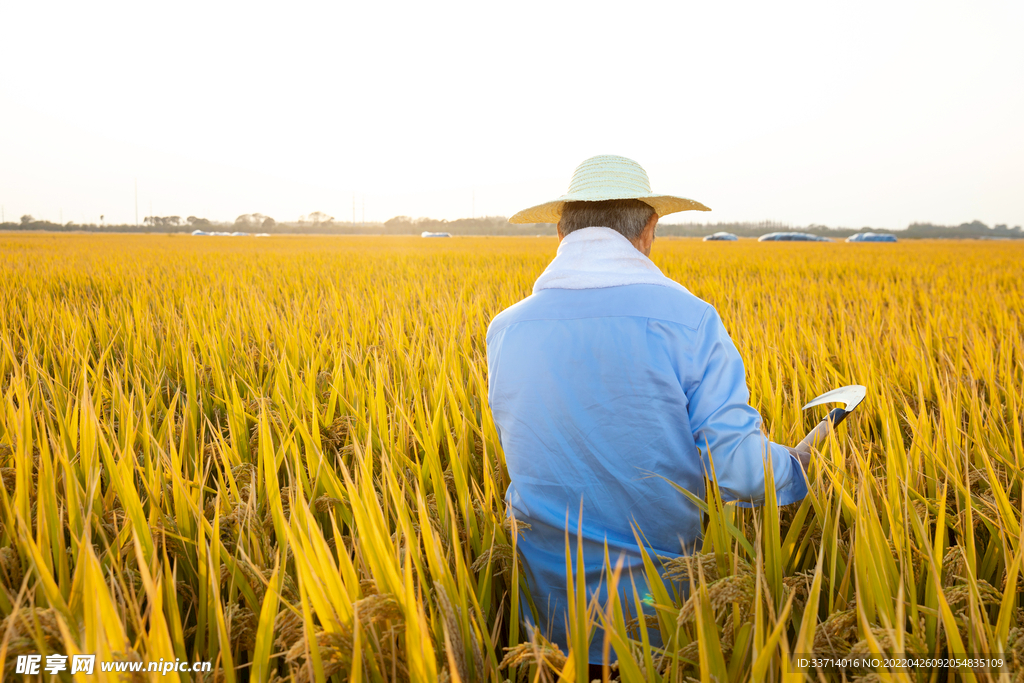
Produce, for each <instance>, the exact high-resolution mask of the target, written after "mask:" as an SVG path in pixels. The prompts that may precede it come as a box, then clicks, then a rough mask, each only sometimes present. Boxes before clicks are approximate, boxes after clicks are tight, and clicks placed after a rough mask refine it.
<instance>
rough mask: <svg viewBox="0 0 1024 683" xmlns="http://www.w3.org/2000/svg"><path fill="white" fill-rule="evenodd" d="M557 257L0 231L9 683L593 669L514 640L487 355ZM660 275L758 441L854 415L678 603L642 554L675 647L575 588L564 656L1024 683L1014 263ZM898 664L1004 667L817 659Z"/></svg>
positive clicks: (759, 672)
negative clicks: (818, 661) (741, 397)
mask: <svg viewBox="0 0 1024 683" xmlns="http://www.w3.org/2000/svg"><path fill="white" fill-rule="evenodd" d="M555 244H556V242H555V240H554V239H553V238H539V239H538V238H454V239H451V240H420V239H419V238H399V237H387V238H372V237H366V238H361V237H349V238H333V237H328V238H313V237H282V238H269V239H264V240H253V239H228V238H205V239H198V238H189V237H186V236H178V237H168V236H163V235H160V236H156V235H137V236H117V235H99V236H95V235H94V236H87V235H60V236H56V235H2V236H0V468H2V469H0V472H2V478H3V487H2V491H0V617H2V622H0V673H2V677H3V679H4V680H10V679H14V678H16V677H17V674H16V673H15V669H14V667H15V664H14V663H15V660H16V657H17V656H18V655H22V654H42V655H44V656H45V655H47V654H50V653H60V654H66V655H71V654H75V653H95V654H96V655H97V657H98V659H121V660H138V661H147V662H148V661H155V660H158V659H163V660H169V661H176V660H179V659H180V660H183V661H185V660H187V661H190V662H191V661H195V660H199V661H210V662H212V663H213V666H212V668H213V671H212V672H211V673H210V674H205V675H198V674H197V675H192V674H184V673H182V674H177V675H178V676H179V678H180V679H181V680H183V681H189V680H216V681H229V682H233V681H247V680H248V681H280V680H290V681H297V682H302V683H306V682H315V683H324V682H325V681H347V680H352V681H504V680H506V679H507V680H511V681H555V680H564V681H579V682H583V681H586V680H587V666H586V648H585V647H584V648H582V649H580V648H575V649H573V650H570V651H569V652H567V653H565V652H561V651H559V650H557V648H554V647H552V646H551V645H550V644H549V643H547V642H546V641H545V639H544V638H543V635H542V634H537V633H529V632H527V630H526V629H525V628H524V627H523V626H522V625H521V624H520V621H519V619H518V618H517V616H516V615H518V614H519V613H520V611H521V610H530V609H532V598H531V596H529V594H528V591H526V590H525V582H524V580H523V578H522V576H520V573H519V566H518V564H517V562H516V561H515V557H516V552H515V546H516V542H517V538H518V537H519V535H520V534H528V533H530V531H529V529H527V528H525V527H522V526H519V525H515V524H513V523H510V522H509V521H508V520H506V517H505V510H504V505H503V495H504V492H505V489H506V487H507V486H508V483H509V481H508V475H507V472H506V470H505V468H504V464H503V458H502V452H501V447H500V444H499V442H498V438H497V435H496V433H495V429H494V426H493V423H492V421H491V417H490V414H489V411H488V406H487V398H486V397H487V376H486V368H487V366H486V348H485V344H484V334H485V331H486V329H487V325H488V323H489V321H490V319H491V318H492V317H493V316H494V315H495V314H496V313H497V312H498V311H500V310H502V309H503V308H505V307H507V306H509V305H511V304H513V303H514V302H516V301H518V300H520V299H521V298H523V297H524V296H526V295H527V294H529V292H530V290H531V287H532V283H533V281H534V279H535V278H536V277H537V275H539V274H540V272H541V271H542V270H543V268H544V267H545V265H546V264H547V262H548V261H549V260H550V259H551V258H552V256H553V255H554V249H555ZM652 258H653V259H654V261H655V262H656V263H657V264H658V265H659V266H660V267H661V268H662V270H663V271H664V272H665V273H666V274H667V275H669V276H670V277H672V278H674V279H676V280H677V281H679V282H680V283H682V284H683V285H684V286H686V287H687V288H688V289H690V291H692V292H693V293H694V294H696V295H697V296H699V297H701V298H703V299H705V300H706V301H708V302H710V303H712V304H713V305H715V306H716V307H717V309H718V311H719V312H720V313H721V315H722V318H723V320H724V322H725V325H726V327H727V329H728V330H729V331H730V333H731V334H732V336H733V338H734V340H735V342H736V344H737V346H738V348H739V350H740V353H741V354H742V356H743V358H744V361H745V363H746V369H747V381H748V385H749V387H750V390H751V396H752V403H753V405H754V406H755V407H756V408H757V409H758V410H759V411H760V412H761V414H762V415H763V417H764V420H765V428H766V429H767V430H768V431H769V433H770V434H771V437H772V438H773V439H774V440H775V441H779V442H783V443H790V444H793V443H796V442H797V441H798V440H799V439H800V437H802V436H803V434H804V433H806V431H807V430H808V429H810V427H812V426H813V424H814V423H815V422H816V421H817V420H819V419H821V417H822V416H823V414H824V411H822V412H815V411H814V410H811V411H808V414H804V413H802V412H801V410H800V406H802V405H803V404H804V403H805V402H806V401H807V400H809V399H810V398H812V397H814V396H816V395H818V394H819V393H822V392H823V391H825V390H827V389H831V388H834V387H837V386H841V385H844V384H852V383H859V384H864V385H866V386H867V387H868V397H867V399H866V400H865V402H864V403H863V404H862V405H861V407H860V408H859V409H858V411H857V412H856V413H855V414H854V415H853V416H851V417H850V419H848V420H847V421H846V423H844V425H843V426H842V427H841V428H840V430H839V433H838V435H837V437H836V438H834V439H832V440H830V442H829V443H828V444H827V445H826V446H824V448H823V451H822V453H821V454H820V456H818V457H816V458H815V462H814V463H813V464H812V466H811V470H810V479H811V480H812V486H811V495H809V496H808V497H807V498H806V499H805V500H804V501H803V502H802V503H799V504H795V505H792V506H787V507H785V508H782V509H779V508H778V507H776V506H775V505H774V503H773V499H772V498H771V497H769V501H768V504H767V505H766V506H765V507H764V508H762V509H756V510H744V509H740V508H737V507H735V506H733V505H728V504H726V505H723V504H722V502H721V500H720V497H719V496H718V495H717V493H716V491H715V489H714V487H710V488H709V493H708V496H707V499H706V500H705V501H704V503H703V504H704V506H705V509H706V512H707V515H706V518H705V523H706V528H705V534H704V541H703V542H704V547H703V552H702V553H701V554H699V555H695V556H693V557H692V558H691V559H689V560H685V561H677V562H675V563H672V564H670V565H669V566H668V567H667V569H662V570H660V571H662V572H665V573H666V574H665V578H666V579H667V580H666V581H665V582H664V583H662V581H661V579H660V578H658V576H659V569H657V568H656V566H657V558H654V557H652V558H651V563H650V564H649V567H648V574H649V579H648V580H649V581H651V583H652V586H653V589H652V591H651V595H650V597H649V598H647V599H648V601H650V602H651V603H652V604H653V605H654V607H655V610H656V614H657V616H656V617H652V618H648V619H641V620H637V619H635V618H633V614H631V612H630V605H629V603H628V602H627V603H622V602H619V601H618V600H615V599H613V600H612V601H611V602H610V603H609V604H596V603H593V602H590V601H588V599H587V596H586V595H585V594H583V593H582V592H580V590H579V587H578V586H577V584H576V583H575V581H574V577H573V576H572V575H571V572H570V575H568V576H567V588H566V590H567V591H570V592H572V593H573V595H574V600H573V604H574V605H575V606H576V609H575V610H574V612H573V614H572V615H571V623H570V628H571V630H572V633H573V638H574V642H583V643H586V642H587V641H588V640H589V639H590V638H597V639H600V640H601V642H603V643H604V651H605V652H608V653H612V652H614V653H615V654H616V655H617V658H618V664H617V665H616V666H614V667H613V666H606V667H605V672H604V675H605V677H616V676H618V677H620V678H621V680H623V681H688V680H699V681H718V682H720V683H722V682H724V681H747V680H768V681H782V680H804V679H807V680H816V681H820V680H829V681H831V680H835V681H838V680H852V679H856V678H858V677H863V679H864V680H899V681H904V680H913V681H935V680H957V681H960V680H963V681H973V680H978V681H984V680H1002V681H1011V680H1013V681H1021V680H1024V599H1022V595H1021V594H1022V592H1024V577H1022V576H1021V572H1022V562H1024V531H1022V526H1021V520H1022V515H1024V504H1022V491H1021V489H1022V482H1024V436H1022V432H1024V425H1022V414H1024V275H1022V269H1021V267H1020V264H1021V263H1024V244H1021V243H1015V242H1006V243H992V242H903V243H900V244H896V245H888V244H879V245H875V244H824V245H822V244H797V243H794V244H786V243H780V244H757V243H754V242H751V241H741V242H739V243H702V242H699V241H695V240H667V239H665V240H658V241H656V242H655V245H654V249H653V251H652ZM567 557H568V554H567ZM612 565H613V566H611V567H610V568H609V574H608V581H609V582H610V583H614V584H616V585H626V583H628V581H629V579H628V577H625V576H622V575H621V574H620V573H618V572H616V571H615V567H614V562H612ZM675 582H683V583H688V585H690V586H691V588H690V590H689V591H688V592H684V593H683V594H679V593H678V592H676V591H674V590H673V588H672V585H673V583H675ZM614 593H615V591H609V594H614ZM638 597H639V596H638ZM633 611H634V612H635V610H633ZM654 631H660V634H661V639H662V641H663V642H664V644H665V645H664V647H661V648H656V647H652V646H651V644H650V642H651V641H650V636H651V634H652V633H653V632H654ZM909 652H912V653H915V654H918V655H925V656H945V655H951V654H960V655H963V654H973V655H975V656H988V655H993V656H1000V657H1002V658H1003V659H1004V660H1005V661H1006V665H1005V666H1004V667H1003V668H1002V669H993V670H991V671H987V672H986V671H982V670H972V669H970V668H962V669H959V670H957V669H953V670H950V671H948V672H946V671H939V670H937V669H930V668H909V669H906V668H904V669H899V668H896V669H892V670H891V671H890V670H889V669H888V668H886V667H885V666H882V667H878V668H868V669H860V670H856V671H847V672H845V673H839V672H837V671H835V670H828V669H825V670H820V671H816V670H814V669H813V668H811V667H808V666H806V665H805V664H802V662H801V659H805V658H806V657H807V655H808V654H810V653H813V654H814V655H815V656H817V657H840V656H851V657H856V656H871V655H876V656H880V657H884V656H885V655H887V654H902V653H909ZM114 675H115V674H104V673H100V672H98V673H97V674H96V676H95V677H96V679H98V680H103V678H104V677H105V676H114ZM148 675H149V676H153V680H164V677H161V676H157V675H156V674H148ZM62 676H63V678H62V680H70V676H68V674H67V673H66V672H65V673H64V674H62ZM79 676H80V675H79ZM947 676H948V679H947V678H946V677H947ZM92 679H93V677H85V678H80V680H92ZM112 680H113V679H112Z"/></svg>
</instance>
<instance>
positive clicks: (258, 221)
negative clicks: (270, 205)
mask: <svg viewBox="0 0 1024 683" xmlns="http://www.w3.org/2000/svg"><path fill="white" fill-rule="evenodd" d="M267 220H270V222H271V225H274V223H275V221H274V219H273V218H270V217H269V216H264V215H263V214H262V213H243V214H242V215H241V216H239V217H238V218H236V219H235V227H239V228H258V227H260V226H262V225H263V224H264V223H266V222H267Z"/></svg>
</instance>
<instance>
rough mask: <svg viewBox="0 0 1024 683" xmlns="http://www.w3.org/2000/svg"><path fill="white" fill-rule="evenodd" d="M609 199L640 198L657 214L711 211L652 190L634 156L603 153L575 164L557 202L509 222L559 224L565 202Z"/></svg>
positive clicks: (531, 209)
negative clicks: (566, 190) (573, 171)
mask: <svg viewBox="0 0 1024 683" xmlns="http://www.w3.org/2000/svg"><path fill="white" fill-rule="evenodd" d="M609 199H639V200H640V201H642V202H643V203H644V204H647V205H649V206H650V207H651V208H652V209H654V210H655V211H656V212H657V213H658V216H659V217H661V216H667V215H668V214H670V213H676V212H677V211H710V210H711V209H709V208H708V207H706V206H704V205H703V204H701V203H700V202H697V201H694V200H692V199H686V198H684V197H676V196H675V195H670V194H656V193H654V192H651V181H650V180H649V179H648V178H647V171H645V170H644V168H643V166H641V165H640V164H638V163H636V162H635V161H633V160H632V159H627V158H626V157H620V156H616V155H614V154H602V155H600V156H596V157H590V158H589V159H587V160H586V161H584V162H583V163H582V164H580V165H579V166H577V167H576V172H575V173H573V174H572V182H570V183H569V191H568V192H567V193H566V194H564V195H562V196H561V197H559V198H558V199H555V200H554V201H550V202H545V203H543V204H538V205H537V206H531V207H530V208H529V209H523V210H522V211H520V212H519V213H517V214H516V215H514V216H512V218H509V219H508V222H509V223H557V222H558V220H559V218H561V217H562V207H563V206H565V203H566V202H603V201H607V200H609Z"/></svg>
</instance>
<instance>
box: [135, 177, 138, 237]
mask: <svg viewBox="0 0 1024 683" xmlns="http://www.w3.org/2000/svg"><path fill="white" fill-rule="evenodd" d="M135 227H136V228H137V227H139V179H138V178H136V179H135Z"/></svg>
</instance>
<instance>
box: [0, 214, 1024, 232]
mask: <svg viewBox="0 0 1024 683" xmlns="http://www.w3.org/2000/svg"><path fill="white" fill-rule="evenodd" d="M0 230H43V231H50V232H72V231H75V232H83V231H84V232H129V233H148V232H162V233H189V232H192V231H194V230H203V231H208V230H229V231H235V232H262V233H268V234H272V235H274V234H278V235H285V234H322V235H419V234H420V233H422V232H447V233H448V234H450V235H554V234H555V226H554V225H552V224H550V223H535V224H528V225H518V224H517V225H513V224H512V223H509V222H508V220H507V219H506V218H505V217H504V216H485V217H480V218H460V219H457V220H452V221H448V220H438V219H433V218H412V217H410V216H395V217H394V218H391V219H389V220H386V221H384V222H383V223H345V222H338V221H336V220H335V219H334V217H332V216H329V215H327V214H326V213H323V212H320V211H314V212H313V213H311V214H308V215H305V216H302V217H301V218H300V220H299V221H295V222H278V221H275V220H274V219H273V218H271V217H269V216H265V215H263V214H261V213H247V214H242V215H240V216H238V217H237V218H236V219H235V221H234V222H233V223H228V222H214V221H210V220H208V219H206V218H199V217H197V216H188V217H187V218H185V219H184V220H183V219H182V218H181V217H180V216H146V217H145V219H143V223H142V225H132V224H127V225H125V224H118V225H108V224H100V225H97V224H95V223H74V222H69V223H66V224H63V225H62V224H59V223H52V222H50V221H43V220H36V219H35V218H33V217H32V216H30V215H25V216H22V217H21V219H20V220H19V221H18V222H7V223H0ZM783 230H795V231H799V232H807V233H811V234H814V235H821V236H824V237H832V238H836V239H843V238H846V237H849V236H850V235H853V234H856V233H858V232H875V233H888V234H893V235H896V236H897V237H898V238H899V239H1021V238H1024V229H1022V228H1021V226H1019V225H1017V226H1014V227H1012V228H1011V227H1009V226H1008V225H1005V224H998V225H995V226H991V227H990V226H988V225H986V224H985V223H982V222H981V221H972V222H970V223H961V224H960V225H936V224H932V223H912V224H911V225H910V226H908V227H907V228H906V229H905V230H889V229H886V228H870V227H864V228H859V229H853V228H831V227H828V226H826V225H818V224H814V225H808V226H793V225H789V224H785V223H778V222H773V221H758V222H733V223H659V224H658V235H659V236H663V237H704V236H706V235H710V234H712V233H715V232H731V233H733V234H734V235H737V236H738V237H751V238H756V237H760V236H761V235H764V234H766V233H769V232H777V231H783Z"/></svg>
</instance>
